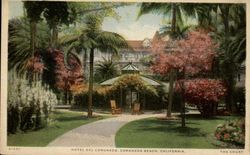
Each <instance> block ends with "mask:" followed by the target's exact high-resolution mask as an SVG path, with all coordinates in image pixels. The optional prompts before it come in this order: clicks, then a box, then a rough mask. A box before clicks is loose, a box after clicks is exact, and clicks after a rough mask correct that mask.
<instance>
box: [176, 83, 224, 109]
mask: <svg viewBox="0 0 250 155" xmlns="http://www.w3.org/2000/svg"><path fill="white" fill-rule="evenodd" d="M224 85H225V84H224V83H223V82H222V81H221V80H215V79H192V80H185V81H184V87H185V92H184V96H185V99H186V101H187V102H189V103H192V104H196V105H202V104H211V103H218V102H219V101H220V99H221V98H222V97H224V96H225V94H226V88H225V86H224ZM176 90H177V91H180V90H181V88H180V84H179V82H177V83H176Z"/></svg>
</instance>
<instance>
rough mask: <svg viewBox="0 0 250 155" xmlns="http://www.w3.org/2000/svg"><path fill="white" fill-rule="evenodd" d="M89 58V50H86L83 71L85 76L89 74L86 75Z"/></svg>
mask: <svg viewBox="0 0 250 155" xmlns="http://www.w3.org/2000/svg"><path fill="white" fill-rule="evenodd" d="M87 58H88V55H87V50H84V55H83V71H84V75H85V78H87V76H86V72H87Z"/></svg>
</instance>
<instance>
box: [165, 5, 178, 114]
mask: <svg viewBox="0 0 250 155" xmlns="http://www.w3.org/2000/svg"><path fill="white" fill-rule="evenodd" d="M175 30H176V4H175V3H173V4H172V25H171V31H172V34H174V33H175ZM173 87H174V71H173V70H172V71H171V72H170V79H169V91H168V92H169V96H168V98H169V102H168V107H167V117H171V109H172V104H173V95H174V93H173V90H174V88H173Z"/></svg>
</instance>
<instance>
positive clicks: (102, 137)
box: [48, 113, 165, 147]
mask: <svg viewBox="0 0 250 155" xmlns="http://www.w3.org/2000/svg"><path fill="white" fill-rule="evenodd" d="M163 115H165V114H163V113H161V114H153V113H144V114H142V115H131V114H122V115H117V117H112V118H107V119H103V120H99V121H96V122H93V123H89V124H86V125H82V126H80V127H78V128H76V129H73V130H71V131H69V132H67V133H65V134H64V135H62V136H60V137H58V138H56V139H55V140H54V141H52V142H51V143H49V145H48V146H49V147H51V146H52V147H56V146H62V147H65V146H66V147H67V146H68V147H115V134H116V132H117V131H118V130H119V129H120V128H121V127H122V126H123V125H125V124H126V123H128V122H131V121H134V120H138V119H143V118H148V117H158V116H163Z"/></svg>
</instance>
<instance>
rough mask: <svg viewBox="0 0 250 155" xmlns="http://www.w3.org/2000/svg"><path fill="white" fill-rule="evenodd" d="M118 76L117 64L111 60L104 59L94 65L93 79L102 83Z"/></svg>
mask: <svg viewBox="0 0 250 155" xmlns="http://www.w3.org/2000/svg"><path fill="white" fill-rule="evenodd" d="M117 75H118V70H117V64H116V63H115V62H113V61H112V59H105V58H103V61H100V62H99V63H98V64H97V65H96V69H95V79H97V80H98V81H104V80H107V79H110V78H113V77H115V76H117Z"/></svg>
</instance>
